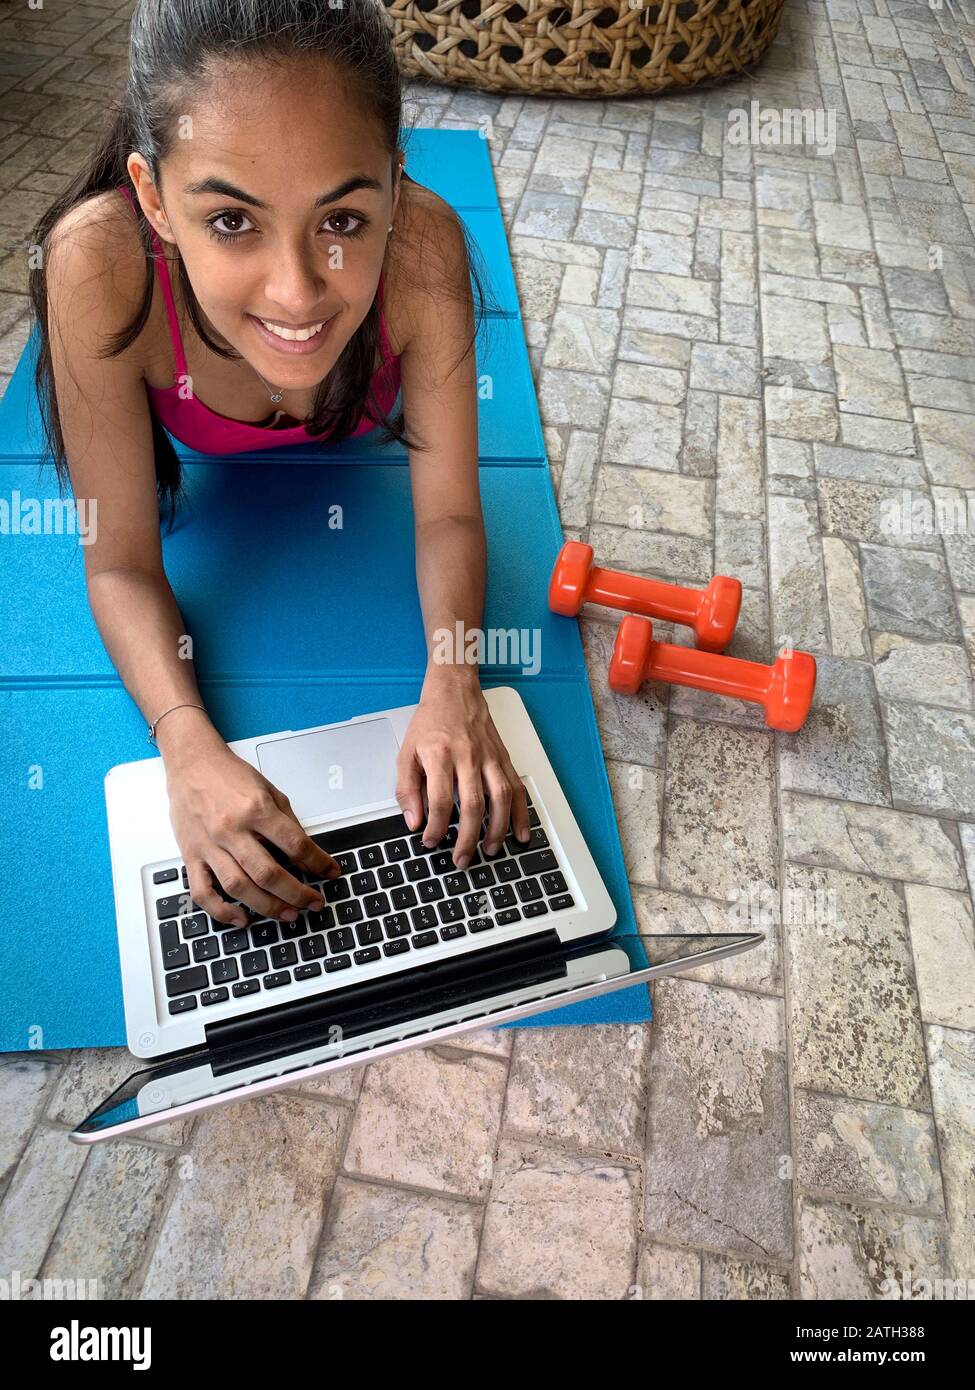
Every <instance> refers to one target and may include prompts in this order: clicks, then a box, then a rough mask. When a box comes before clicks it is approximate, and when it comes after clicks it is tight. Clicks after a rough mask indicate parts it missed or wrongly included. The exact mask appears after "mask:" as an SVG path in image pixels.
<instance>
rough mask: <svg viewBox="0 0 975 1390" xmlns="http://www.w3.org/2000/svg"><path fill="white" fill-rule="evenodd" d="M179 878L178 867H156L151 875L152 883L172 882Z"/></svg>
mask: <svg viewBox="0 0 975 1390" xmlns="http://www.w3.org/2000/svg"><path fill="white" fill-rule="evenodd" d="M177 878H179V870H178V869H157V870H156V872H155V873H154V874H153V876H152V881H153V883H174V882H175V881H176V879H177Z"/></svg>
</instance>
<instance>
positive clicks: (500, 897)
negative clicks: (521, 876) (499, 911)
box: [490, 883, 517, 907]
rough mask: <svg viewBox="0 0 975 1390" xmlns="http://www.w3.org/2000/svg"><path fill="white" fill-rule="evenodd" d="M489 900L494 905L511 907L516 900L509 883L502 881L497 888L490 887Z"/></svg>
mask: <svg viewBox="0 0 975 1390" xmlns="http://www.w3.org/2000/svg"><path fill="white" fill-rule="evenodd" d="M490 892H491V901H492V902H493V903H494V906H495V907H511V905H512V903H514V902H516V901H517V899H516V898H515V890H514V889H513V888H512V886H511V884H510V883H502V884H500V885H499V886H498V887H497V888H492V889H491V890H490Z"/></svg>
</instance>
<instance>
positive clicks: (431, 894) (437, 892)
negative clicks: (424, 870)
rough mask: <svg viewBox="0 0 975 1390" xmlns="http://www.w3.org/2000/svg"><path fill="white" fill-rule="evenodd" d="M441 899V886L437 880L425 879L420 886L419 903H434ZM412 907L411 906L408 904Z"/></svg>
mask: <svg viewBox="0 0 975 1390" xmlns="http://www.w3.org/2000/svg"><path fill="white" fill-rule="evenodd" d="M442 897H443V884H442V883H441V882H440V880H439V878H426V879H424V880H423V882H422V883H421V884H420V902H421V903H435V902H436V901H437V899H438V898H442ZM410 905H411V906H412V904H410Z"/></svg>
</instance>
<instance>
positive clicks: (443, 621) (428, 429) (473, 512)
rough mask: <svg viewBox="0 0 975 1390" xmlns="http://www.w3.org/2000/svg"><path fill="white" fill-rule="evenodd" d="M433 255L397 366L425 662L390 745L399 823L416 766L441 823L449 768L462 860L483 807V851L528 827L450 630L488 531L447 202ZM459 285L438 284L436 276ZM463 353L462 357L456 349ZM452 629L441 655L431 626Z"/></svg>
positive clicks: (418, 807) (463, 615) (463, 277)
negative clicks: (414, 701) (404, 723)
mask: <svg viewBox="0 0 975 1390" xmlns="http://www.w3.org/2000/svg"><path fill="white" fill-rule="evenodd" d="M440 241H441V243H442V247H443V254H442V260H438V261H437V262H436V266H435V269H434V270H433V271H432V272H431V275H430V280H431V282H432V283H431V284H430V286H428V288H427V289H426V291H425V292H424V294H423V295H422V297H418V298H417V299H416V301H415V302H414V305H413V306H412V312H411V325H410V338H409V341H408V343H407V344H406V347H405V348H404V350H403V354H402V358H401V373H402V382H403V400H404V411H405V414H406V416H407V419H408V422H409V428H410V431H411V433H413V434H414V435H415V436H418V437H419V438H420V440H421V441H422V442H423V443H425V444H429V445H430V446H431V447H430V448H429V449H427V450H426V451H422V452H421V451H419V450H414V451H412V452H411V454H410V485H411V490H412V496H413V514H414V531H415V541H416V575H417V587H418V590H419V595H420V605H421V608H422V611H423V624H424V630H425V634H426V640H427V653H428V656H427V670H426V676H425V679H424V682H423V689H422V691H421V695H420V702H419V708H418V710H417V714H416V715H415V716H414V719H413V721H412V723H411V725H410V729H409V731H408V736H407V739H406V740H405V741H404V745H403V748H402V749H401V751H400V757H399V764H398V771H399V783H398V786H397V798H398V799H399V802H400V805H401V806H402V807H403V812H404V815H405V816H406V819H407V822H408V823H409V824H410V825H413V826H415V825H418V824H420V823H421V822H422V820H423V802H422V795H421V791H422V785H423V780H424V776H425V778H426V788H427V800H428V803H429V817H428V824H427V827H426V831H425V834H424V840H425V842H426V843H428V844H430V845H434V844H436V843H437V842H438V841H439V840H440V839H442V838H443V836H444V834H446V831H447V826H448V822H449V817H450V811H451V807H452V804H453V784H454V773H455V771H456V777H457V785H458V790H459V793H460V804H461V818H460V823H459V826H458V834H457V844H456V846H455V848H454V862H455V864H456V865H457V867H458V868H461V869H462V868H464V867H466V865H467V863H468V862H469V858H470V856H471V855H472V854H473V851H474V849H475V847H476V845H477V841H478V839H479V836H480V828H481V819H482V816H483V814H484V809H485V796H484V788H485V787H486V789H487V798H488V805H489V808H490V815H489V823H488V828H487V834H486V836H485V845H486V846H487V848H488V852H489V853H492V852H494V850H495V849H496V848H497V846H498V845H499V844H500V842H501V840H502V839H503V837H504V834H505V832H506V830H507V828H508V823H509V819H510V820H511V822H512V823H513V825H514V827H515V831H516V833H517V834H518V835H519V837H520V838H521V839H525V840H527V838H528V836H529V834H530V823H529V819H528V802H527V798H526V795H525V788H524V784H523V783H522V781H521V778H520V777H519V776H518V774H517V772H516V771H515V769H514V767H513V766H512V764H511V760H510V758H509V756H508V753H507V750H506V749H505V747H504V744H503V743H502V741H501V738H500V735H499V734H498V731H497V729H496V727H495V725H494V722H493V720H492V719H491V715H490V711H489V709H488V706H487V703H486V701H485V699H484V695H483V692H482V690H481V686H480V678H479V674H478V668H477V664H476V662H474V663H468V662H466V661H465V646H466V643H464V644H462V645H461V647H460V649H459V650H458V649H457V646H456V643H455V642H453V638H454V634H455V632H456V625H457V623H458V622H459V623H460V624H461V630H462V634H463V635H464V636H465V637H466V635H467V634H468V633H469V632H470V631H471V630H472V629H478V628H480V625H481V621H482V617H483V611H484V594H485V587H486V577H487V543H486V538H485V534H484V518H483V513H482V510H481V496H480V488H479V481H478V447H477V377H476V363H475V359H474V352H473V350H471V351H470V352H468V353H467V355H466V356H464V353H465V349H466V348H467V345H468V344H469V343H470V340H471V336H472V333H473V328H474V313H473V302H472V298H471V294H470V285H469V280H468V275H467V262H466V255H465V248H464V242H463V236H462V232H461V230H460V227H459V225H458V224H457V222H456V219H455V218H454V216H453V214H450V217H449V218H446V219H444V224H443V232H442V235H441V237H440ZM458 284H460V285H463V287H464V289H465V291H466V292H465V294H464V295H463V296H459V297H458V295H457V294H456V290H453V292H450V293H447V292H444V293H437V288H438V286H439V287H440V288H449V289H453V287H454V286H456V285H458ZM461 359H462V360H461ZM442 629H446V630H447V631H448V633H449V634H450V636H451V645H450V646H448V654H449V655H450V656H452V658H453V659H452V660H448V661H445V660H443V659H442V650H441V649H442V647H443V646H447V645H448V644H442V643H439V642H438V640H437V633H438V631H439V630H442Z"/></svg>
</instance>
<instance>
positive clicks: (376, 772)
mask: <svg viewBox="0 0 975 1390" xmlns="http://www.w3.org/2000/svg"><path fill="white" fill-rule="evenodd" d="M398 753H399V743H398V741H397V738H396V735H395V733H394V732H393V726H392V724H391V723H390V721H389V720H388V719H365V720H363V721H362V722H361V723H356V724H345V725H342V726H341V727H339V728H337V729H319V730H318V731H317V732H315V733H310V734H296V735H295V737H294V738H279V739H274V740H273V741H272V742H270V743H259V744H258V745H257V761H258V766H259V767H260V770H261V772H263V774H264V776H265V777H266V778H267V779H268V781H269V782H273V783H274V785H275V786H276V787H277V788H278V790H279V791H282V792H284V794H285V796H287V797H288V798H289V800H290V801H291V805H292V807H293V808H294V812H295V815H296V816H297V817H298V819H299V820H312V819H314V818H316V817H319V816H333V815H337V814H341V813H342V812H345V811H351V810H354V809H355V808H356V807H357V806H368V805H371V804H372V803H373V802H376V801H389V800H390V799H391V798H393V797H395V795H396V756H397V754H398Z"/></svg>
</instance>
